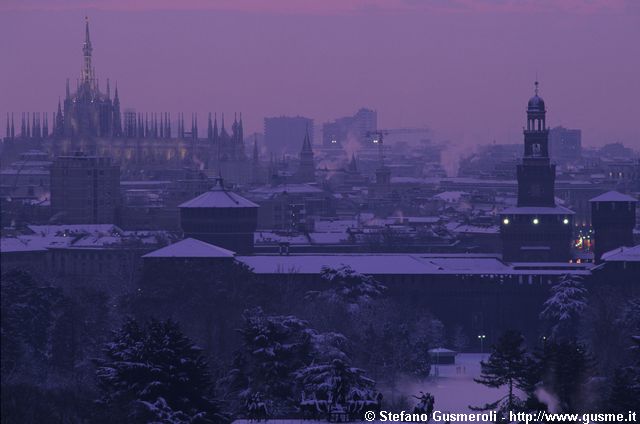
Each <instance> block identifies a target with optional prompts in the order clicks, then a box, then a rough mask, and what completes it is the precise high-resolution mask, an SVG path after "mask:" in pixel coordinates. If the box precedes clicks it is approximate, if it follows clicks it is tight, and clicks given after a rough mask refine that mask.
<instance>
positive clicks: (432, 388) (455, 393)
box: [233, 353, 506, 424]
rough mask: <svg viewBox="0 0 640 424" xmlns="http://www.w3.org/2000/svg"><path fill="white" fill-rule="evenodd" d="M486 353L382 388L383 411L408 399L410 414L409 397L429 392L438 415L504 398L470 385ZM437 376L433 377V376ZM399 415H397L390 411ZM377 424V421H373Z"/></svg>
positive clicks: (463, 356)
mask: <svg viewBox="0 0 640 424" xmlns="http://www.w3.org/2000/svg"><path fill="white" fill-rule="evenodd" d="M488 357H489V354H488V353H485V354H480V353H460V354H458V355H457V356H456V363H455V364H452V365H434V366H433V368H432V373H431V374H432V376H431V377H429V378H428V379H426V380H424V381H422V382H420V381H417V380H411V379H407V380H405V381H400V382H398V384H397V386H396V387H395V389H393V390H391V389H387V390H385V389H384V388H383V392H384V395H385V399H384V402H383V406H382V409H383V410H386V411H389V410H390V405H391V404H392V403H393V400H394V397H400V396H407V397H408V398H409V403H410V405H411V408H410V410H409V411H405V412H412V409H413V406H414V405H415V404H416V402H417V400H416V399H414V398H412V397H411V396H412V395H418V394H419V393H420V391H422V392H429V393H431V394H432V395H434V397H435V404H434V408H435V409H436V410H438V411H443V412H453V413H468V412H472V411H471V410H470V409H469V405H473V406H481V405H484V404H485V403H488V402H494V401H496V400H497V399H499V398H501V397H502V396H504V395H505V394H506V388H501V389H492V388H488V387H486V386H483V385H481V384H478V383H476V382H475V381H473V379H474V378H477V377H479V376H480V361H481V360H482V359H484V360H487V359H488ZM436 373H437V374H438V376H437V377H436V376H435V375H434V374H436ZM391 412H400V411H391ZM322 422H326V421H309V420H307V421H304V420H269V421H268V423H269V424H298V423H300V424H313V423H322ZM376 422H378V421H376ZM233 424H249V421H248V420H236V421H234V423H233Z"/></svg>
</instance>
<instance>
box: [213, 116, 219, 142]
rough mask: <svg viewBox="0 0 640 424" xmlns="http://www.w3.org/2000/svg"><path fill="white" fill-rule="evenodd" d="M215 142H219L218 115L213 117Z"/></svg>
mask: <svg viewBox="0 0 640 424" xmlns="http://www.w3.org/2000/svg"><path fill="white" fill-rule="evenodd" d="M213 141H216V142H217V141H218V114H217V113H215V114H214V115H213Z"/></svg>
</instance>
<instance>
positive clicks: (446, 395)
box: [383, 353, 506, 412]
mask: <svg viewBox="0 0 640 424" xmlns="http://www.w3.org/2000/svg"><path fill="white" fill-rule="evenodd" d="M488 357H489V354H488V353H485V354H480V353H460V354H458V355H457V356H456V363H455V364H452V365H433V366H432V367H433V368H432V372H431V374H432V376H431V377H429V378H428V379H426V380H424V381H423V382H420V381H417V380H407V381H404V382H400V383H398V385H397V387H396V389H395V390H394V391H391V392H389V393H388V394H387V396H386V398H385V399H386V400H388V401H391V400H392V399H388V397H392V398H393V397H395V396H401V395H405V396H409V397H410V402H411V405H412V406H413V405H414V404H415V402H414V401H416V400H415V399H413V398H412V397H411V396H412V395H417V394H418V393H419V392H420V391H423V392H429V393H431V394H432V395H433V396H434V397H435V405H434V407H435V409H437V410H439V411H448V412H470V410H469V405H473V406H481V405H484V404H485V403H488V402H494V401H496V400H497V399H499V398H500V397H502V396H504V395H505V394H506V388H501V389H492V388H489V387H486V386H483V385H481V384H478V383H476V382H475V381H473V379H474V378H477V377H479V376H480V361H481V360H482V359H485V360H487V359H488ZM435 374H437V376H435ZM386 405H389V402H386ZM383 408H385V406H383ZM394 412H395V411H394ZM398 412H399V411H398Z"/></svg>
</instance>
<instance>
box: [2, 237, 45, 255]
mask: <svg viewBox="0 0 640 424" xmlns="http://www.w3.org/2000/svg"><path fill="white" fill-rule="evenodd" d="M46 251H47V249H46V248H45V247H43V246H41V245H37V244H35V243H30V242H29V240H28V239H27V240H24V239H22V238H17V237H2V238H1V239H0V252H2V253H18V252H46Z"/></svg>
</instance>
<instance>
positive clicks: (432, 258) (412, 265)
mask: <svg viewBox="0 0 640 424" xmlns="http://www.w3.org/2000/svg"><path fill="white" fill-rule="evenodd" d="M236 259H237V260H238V261H240V262H243V263H244V264H246V265H248V266H249V267H251V268H253V270H254V272H255V273H256V274H287V273H297V274H311V275H314V274H318V273H320V271H321V270H322V268H323V267H329V268H337V267H339V266H341V265H348V266H350V267H351V268H352V269H353V270H355V271H357V272H360V273H362V274H369V275H433V274H438V275H487V276H490V275H563V274H566V273H575V274H588V273H589V270H587V269H570V270H569V269H565V268H562V269H555V268H554V267H552V266H549V267H547V268H546V269H540V268H534V269H527V268H526V267H518V268H515V267H513V266H512V265H510V264H506V263H504V262H502V261H501V260H500V259H498V258H497V257H495V256H489V255H475V254H459V255H456V254H450V255H443V254H440V255H438V254H428V255H425V254H422V255H421V254H413V253H388V254H296V255H256V256H236Z"/></svg>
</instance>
